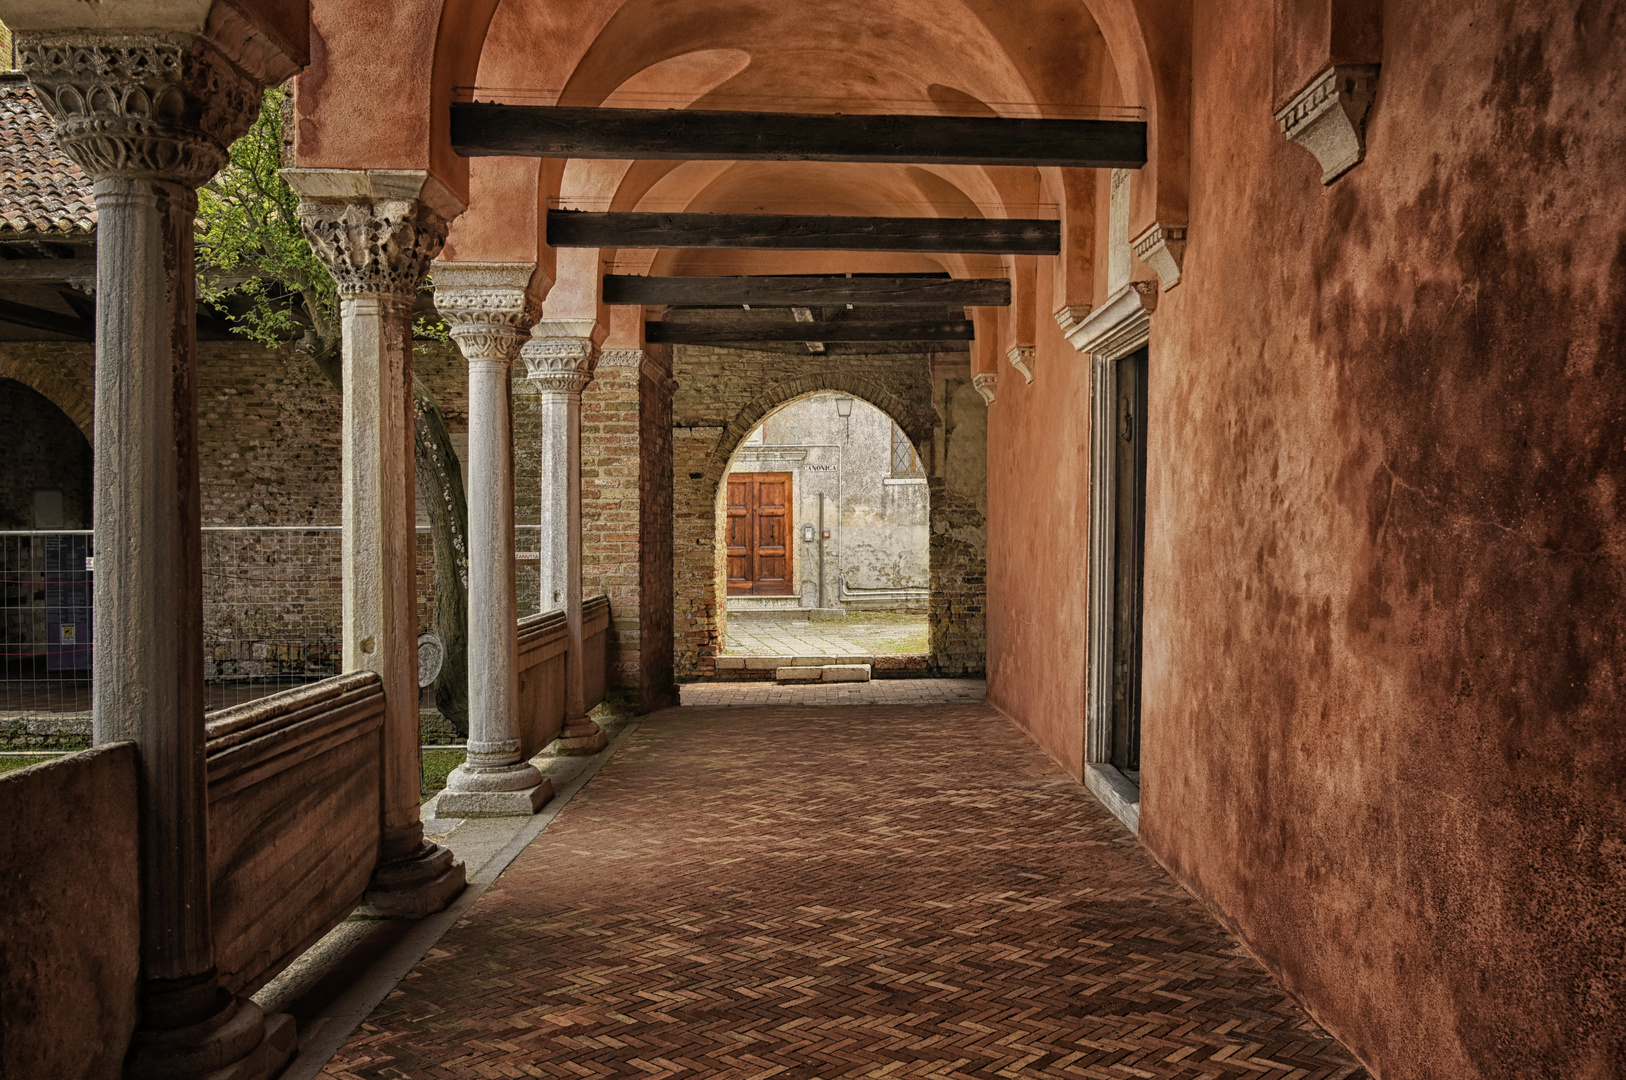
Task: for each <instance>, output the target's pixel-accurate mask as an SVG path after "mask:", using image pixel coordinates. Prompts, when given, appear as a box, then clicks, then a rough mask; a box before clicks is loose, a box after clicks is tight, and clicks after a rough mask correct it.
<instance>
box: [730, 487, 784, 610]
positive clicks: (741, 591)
mask: <svg viewBox="0 0 1626 1080" xmlns="http://www.w3.org/2000/svg"><path fill="white" fill-rule="evenodd" d="M790 497H791V474H790V473H731V474H730V475H729V477H728V595H730V596H790V595H793V594H794V593H795V592H796V588H795V582H794V581H793V580H792V576H791V575H792V571H793V569H794V567H793V565H792V563H793V559H792V558H791V539H790V537H791V530H792V528H793V525H792V522H791V514H790Z"/></svg>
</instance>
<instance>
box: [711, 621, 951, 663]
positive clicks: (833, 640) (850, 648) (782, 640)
mask: <svg viewBox="0 0 1626 1080" xmlns="http://www.w3.org/2000/svg"><path fill="white" fill-rule="evenodd" d="M927 651H929V646H928V644H927V628H926V616H924V615H904V614H894V613H891V612H871V613H855V614H852V615H849V616H847V618H845V619H832V620H829V621H818V622H812V621H807V620H801V619H795V618H786V617H784V616H783V615H780V614H774V615H767V614H759V613H754V612H753V613H742V612H729V615H728V646H727V648H726V649H725V650H724V653H725V655H743V656H835V657H864V656H909V655H917V654H921V653H925V652H927Z"/></svg>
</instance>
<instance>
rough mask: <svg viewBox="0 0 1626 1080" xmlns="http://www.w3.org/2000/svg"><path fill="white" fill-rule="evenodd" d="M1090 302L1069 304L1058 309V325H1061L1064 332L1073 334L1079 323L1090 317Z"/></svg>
mask: <svg viewBox="0 0 1626 1080" xmlns="http://www.w3.org/2000/svg"><path fill="white" fill-rule="evenodd" d="M1089 315H1090V305H1089V304H1068V305H1066V306H1065V307H1061V308H1058V309H1057V311H1056V325H1057V326H1059V327H1061V332H1062V333H1063V334H1071V333H1072V332H1073V329H1074V328H1075V327H1077V326H1078V324H1079V323H1081V322H1083V321H1084V320H1085V319H1087V318H1089Z"/></svg>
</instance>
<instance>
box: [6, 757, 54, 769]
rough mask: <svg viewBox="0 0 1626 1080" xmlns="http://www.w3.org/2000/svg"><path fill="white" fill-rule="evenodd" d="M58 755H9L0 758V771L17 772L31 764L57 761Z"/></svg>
mask: <svg viewBox="0 0 1626 1080" xmlns="http://www.w3.org/2000/svg"><path fill="white" fill-rule="evenodd" d="M56 758H57V755H55V754H45V755H42V756H40V757H8V758H0V773H8V772H15V771H16V770H18V769H26V768H28V767H29V766H30V765H38V764H39V763H40V762H42V761H55V760H56Z"/></svg>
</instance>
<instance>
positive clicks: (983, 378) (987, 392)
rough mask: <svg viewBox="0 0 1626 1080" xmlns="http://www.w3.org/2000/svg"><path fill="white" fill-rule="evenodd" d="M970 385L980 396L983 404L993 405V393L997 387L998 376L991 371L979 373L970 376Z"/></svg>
mask: <svg viewBox="0 0 1626 1080" xmlns="http://www.w3.org/2000/svg"><path fill="white" fill-rule="evenodd" d="M971 385H972V386H974V387H976V388H977V393H979V394H981V395H982V400H983V403H984V404H986V405H992V404H993V403H994V391H995V390H996V389H997V388H998V387H999V375H998V373H996V372H992V371H979V372H978V373H977V374H975V375H973V376H971Z"/></svg>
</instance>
